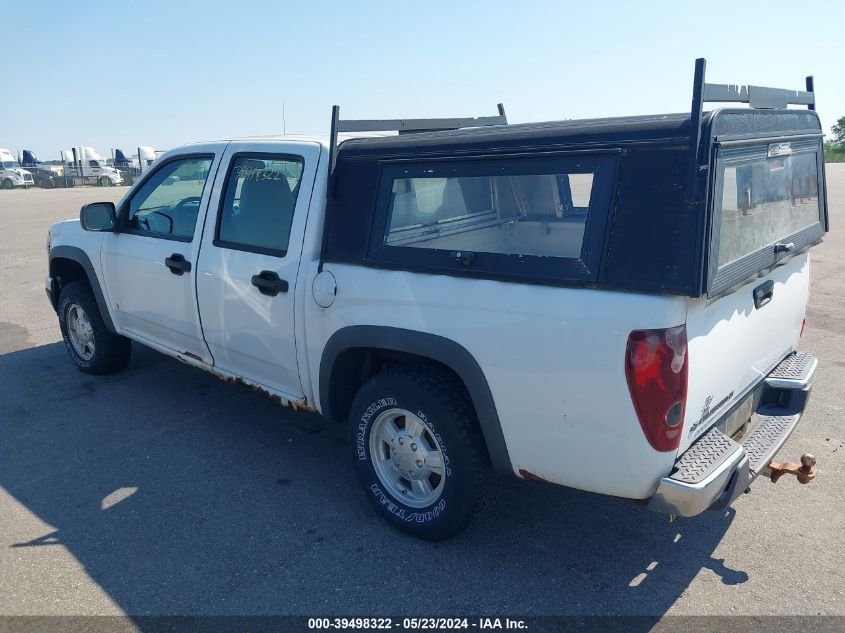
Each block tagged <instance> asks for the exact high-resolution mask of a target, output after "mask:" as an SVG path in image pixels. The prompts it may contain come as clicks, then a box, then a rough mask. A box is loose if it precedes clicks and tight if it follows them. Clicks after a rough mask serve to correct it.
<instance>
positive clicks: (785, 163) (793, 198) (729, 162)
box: [679, 139, 826, 451]
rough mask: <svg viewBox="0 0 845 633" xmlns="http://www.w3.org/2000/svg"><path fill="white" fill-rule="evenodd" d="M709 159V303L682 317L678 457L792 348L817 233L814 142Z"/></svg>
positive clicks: (819, 206) (819, 171) (753, 147)
mask: <svg viewBox="0 0 845 633" xmlns="http://www.w3.org/2000/svg"><path fill="white" fill-rule="evenodd" d="M715 158H716V160H715V172H714V178H713V181H712V190H711V196H710V199H711V200H712V205H713V207H712V211H713V212H712V225H711V227H710V235H709V238H710V239H709V243H710V249H709V259H710V262H709V266H708V269H709V270H710V271H711V272H710V281H709V297H706V298H700V299H692V300H691V301H690V304H689V308H688V312H687V336H688V339H689V347H688V350H689V373H688V388H687V402H686V410H685V415H684V430H683V436H682V439H681V444H680V447H679V448H680V450H681V451H683V450H684V449H686V448H687V446H689V444H690V443H691V442H692V441H693V440H695V439H696V438H697V437H698V436H700V435H701V434H702V433H704V432H705V431H706V430H707V429H708V428H709V427H710V426H712V424H713V423H714V422H716V421H717V420H718V419H719V418H720V417H721V415H723V414H724V413H726V412H728V410H730V408H731V406H732V405H733V404H736V403H737V402H739V401H740V400H741V399H742V398H743V397H744V396H745V395H746V394H747V392H748V390H749V389H750V388H751V387H752V386H754V385H755V384H756V383H757V382H758V381H759V380H760V379H761V378H762V377H763V376H765V375H767V374H768V373H769V372H770V371H771V370H772V369H773V368H774V366H775V365H776V364H777V363H778V362H779V361H780V360H782V359H783V358H784V357H785V356H786V355H787V354H788V353H789V352H791V351H792V350H794V349H795V347H796V346H797V345H798V339H799V338H800V336H801V328H802V323H803V320H804V313H805V310H806V306H807V297H808V294H809V285H810V255H809V248H810V247H811V246H812V245H814V244H816V243H818V242H819V241H820V240H821V237H822V235H823V234H824V231H825V228H826V213H825V208H824V176H823V174H824V168H823V164H822V152H821V142H820V141H819V140H817V139H812V140H792V141H789V142H787V141H778V142H776V143H764V142H757V143H755V142H743V143H740V144H739V145H728V146H725V147H719V148H718V149H717V152H716V156H715Z"/></svg>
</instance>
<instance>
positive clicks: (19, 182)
mask: <svg viewBox="0 0 845 633" xmlns="http://www.w3.org/2000/svg"><path fill="white" fill-rule="evenodd" d="M33 184H34V182H33V180H32V174H31V173H30V172H28V171H27V170H26V169H24V168H23V167H21V164H20V163H19V162H18V161H17V160H16V159H15V157H14V156H13V155H12V152H10V151H9V150H7V149H6V148H4V147H0V187H2V188H3V189H14V188H15V187H23V188H27V187H32V185H33Z"/></svg>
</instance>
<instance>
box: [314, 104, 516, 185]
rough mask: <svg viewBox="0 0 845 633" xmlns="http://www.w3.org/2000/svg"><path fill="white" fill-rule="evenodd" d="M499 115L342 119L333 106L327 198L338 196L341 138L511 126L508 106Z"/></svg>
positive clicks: (337, 109) (502, 107) (500, 109)
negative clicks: (359, 134) (336, 176)
mask: <svg viewBox="0 0 845 633" xmlns="http://www.w3.org/2000/svg"><path fill="white" fill-rule="evenodd" d="M496 109H497V110H498V112H499V114H498V115H496V116H481V117H474V118H448V119H359V120H356V119H341V118H340V106H332V120H331V137H330V139H329V173H328V176H329V181H328V186H327V189H326V195H327V196H328V197H329V198H331V197H333V196H334V169H335V163H336V162H337V141H338V135H339V134H344V133H346V134H348V133H355V132H399V134H411V133H414V132H434V131H442V130H460V129H463V128H468V127H487V126H491V125H507V124H508V117H507V115H506V114H505V106H504V105H502V104H501V103H499V104H497V105H496Z"/></svg>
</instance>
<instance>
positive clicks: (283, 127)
mask: <svg viewBox="0 0 845 633" xmlns="http://www.w3.org/2000/svg"><path fill="white" fill-rule="evenodd" d="M287 133H288V123H287V121H286V120H285V100H284V99H282V134H287Z"/></svg>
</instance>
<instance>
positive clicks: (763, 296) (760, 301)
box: [754, 279, 775, 309]
mask: <svg viewBox="0 0 845 633" xmlns="http://www.w3.org/2000/svg"><path fill="white" fill-rule="evenodd" d="M774 296H775V282H774V281H772V280H771V279H769V281H766V282H764V283H762V284H760V285H759V286H757V287H756V288H755V289H754V307H755V308H758V309H759V308H762V307H763V306H764V305H766V304H767V303H768V302H769V301H771V300H772V297H774Z"/></svg>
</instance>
